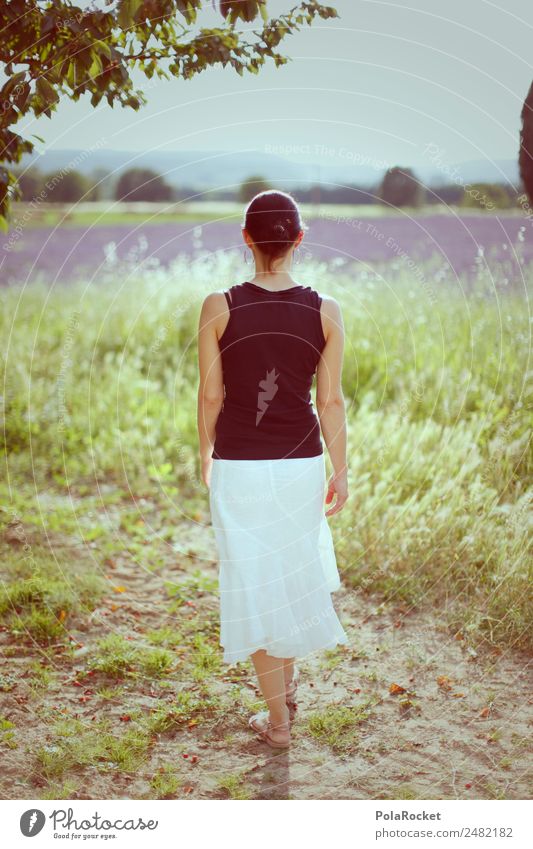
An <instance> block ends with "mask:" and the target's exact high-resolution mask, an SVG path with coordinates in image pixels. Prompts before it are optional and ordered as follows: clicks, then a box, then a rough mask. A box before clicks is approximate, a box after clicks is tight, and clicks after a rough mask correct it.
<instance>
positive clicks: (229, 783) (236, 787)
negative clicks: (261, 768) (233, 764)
mask: <svg viewBox="0 0 533 849" xmlns="http://www.w3.org/2000/svg"><path fill="white" fill-rule="evenodd" d="M217 787H218V789H219V790H221V791H222V792H223V793H224V795H225V797H226V798H227V799H251V798H252V796H251V792H250V790H249V789H248V787H247V785H246V781H245V779H244V777H243V776H242V775H237V774H228V775H222V776H221V777H220V778H219V779H218V781H217Z"/></svg>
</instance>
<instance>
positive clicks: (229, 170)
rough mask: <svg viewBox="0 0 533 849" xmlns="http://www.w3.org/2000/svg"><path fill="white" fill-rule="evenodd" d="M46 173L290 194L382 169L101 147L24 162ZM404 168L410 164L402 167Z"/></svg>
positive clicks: (365, 182)
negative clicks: (151, 176) (153, 177)
mask: <svg viewBox="0 0 533 849" xmlns="http://www.w3.org/2000/svg"><path fill="white" fill-rule="evenodd" d="M28 163H31V164H32V165H33V164H34V165H36V166H38V167H39V168H40V169H41V170H43V171H45V172H51V171H59V170H60V169H62V168H67V167H70V168H74V169H75V170H78V171H81V172H82V173H84V174H90V173H92V172H94V171H95V170H103V171H109V172H111V173H112V174H113V175H114V176H116V175H118V174H119V173H120V172H121V171H124V170H126V169H128V168H134V167H143V168H151V169H153V170H154V171H156V172H157V173H159V174H162V175H164V176H165V179H166V181H167V182H168V183H170V184H172V185H175V186H177V187H179V186H188V187H195V188H198V189H199V190H202V189H223V188H233V187H235V186H237V185H240V184H241V183H242V182H243V180H245V179H246V178H247V177H249V176H251V175H258V174H260V175H262V176H264V177H266V178H267V179H268V180H269V181H271V182H272V183H274V184H276V185H277V186H279V188H285V189H287V190H289V189H290V188H294V187H296V186H301V187H308V186H310V185H312V184H313V183H322V184H323V185H325V184H328V183H331V184H340V185H358V186H375V185H376V184H377V183H379V182H380V181H381V178H382V176H383V170H380V171H378V170H377V169H376V168H373V167H371V166H368V165H358V164H348V163H346V164H323V163H322V164H313V163H310V162H297V161H294V160H293V159H288V158H286V157H283V156H278V155H275V154H273V153H266V152H263V151H258V150H245V151H235V152H232V151H230V152H228V151H216V150H213V151H175V152H174V151H145V152H142V153H137V152H132V151H123V150H109V149H105V148H99V149H98V148H97V149H94V150H92V151H84V150H48V151H46V152H45V153H44V154H33V155H31V156H26V157H24V158H23V160H22V167H25V166H26V165H27V164H28ZM398 164H400V165H408V163H405V162H399V163H398ZM410 167H411V168H413V170H414V172H415V174H416V175H417V176H418V177H419V178H420V179H421V180H422V181H423V182H425V183H426V184H428V185H439V184H442V183H447V182H453V180H451V179H449V178H448V176H447V173H450V172H452V171H453V170H454V169H455V168H456V169H457V173H458V174H459V175H460V177H461V179H462V180H463V181H464V182H467V183H473V182H488V183H493V182H504V181H505V180H508V181H510V182H512V183H514V184H516V183H517V181H518V164H517V163H516V162H514V161H513V160H511V159H504V160H498V161H496V162H489V161H485V160H476V161H472V162H463V163H459V164H456V165H450V166H447V167H446V169H445V170H444V169H443V170H441V171H439V169H438V168H437V167H435V166H434V165H432V164H431V163H425V164H423V165H419V166H417V165H416V164H415V165H411V166H410Z"/></svg>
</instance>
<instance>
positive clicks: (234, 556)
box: [209, 454, 348, 664]
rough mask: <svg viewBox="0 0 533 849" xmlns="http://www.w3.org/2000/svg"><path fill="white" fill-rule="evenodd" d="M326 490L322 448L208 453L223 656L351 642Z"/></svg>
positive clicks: (292, 653) (305, 650)
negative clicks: (338, 597) (229, 455)
mask: <svg viewBox="0 0 533 849" xmlns="http://www.w3.org/2000/svg"><path fill="white" fill-rule="evenodd" d="M325 492H326V468H325V457H324V454H319V455H317V456H316V457H295V458H292V459H290V458H289V459H280V460H218V459H213V465H212V472H211V484H210V489H209V505H210V510H211V518H212V523H213V530H214V533H215V540H216V546H217V550H218V556H219V590H220V644H221V646H222V647H223V649H224V657H223V660H224V662H225V663H230V664H233V663H237V662H238V661H241V660H245V659H246V658H247V657H248V656H249V655H250V654H252V653H253V652H255V651H257V650H258V649H265V651H267V652H268V654H270V655H272V656H274V657H299V658H301V657H305V656H306V655H307V654H309V652H312V651H316V650H319V649H331V648H333V647H334V646H336V645H338V644H346V643H347V642H348V638H347V636H346V633H345V631H344V629H343V627H342V625H341V623H340V622H339V620H338V618H337V614H336V613H335V609H334V607H333V604H332V600H331V593H332V592H334V591H335V590H337V589H339V587H340V578H339V572H338V569H337V561H336V558H335V550H334V547H333V540H332V536H331V530H330V527H329V525H328V521H327V519H326V516H325V513H324V511H325V509H326V505H325V502H324V498H325Z"/></svg>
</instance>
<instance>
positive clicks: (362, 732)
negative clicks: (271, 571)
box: [0, 523, 533, 799]
mask: <svg viewBox="0 0 533 849" xmlns="http://www.w3.org/2000/svg"><path fill="white" fill-rule="evenodd" d="M180 539H181V542H182V543H183V548H184V549H186V548H187V547H188V548H189V554H188V556H182V557H179V558H178V562H177V563H176V561H174V563H171V564H169V565H168V567H166V568H165V569H163V570H162V571H159V572H158V573H157V574H154V573H150V572H146V571H144V570H138V569H137V570H133V571H132V568H131V564H130V563H128V562H127V560H126V559H124V560H123V561H122V560H121V559H120V558H119V557H117V558H116V559H115V560H114V561H113V563H112V564H110V566H109V571H110V574H111V573H112V575H111V577H112V580H113V582H115V583H116V582H119V583H124V584H126V585H127V593H124V594H123V595H121V596H120V597H117V596H116V595H112V594H110V596H109V597H106V598H105V599H104V600H103V601H102V603H101V605H100V606H99V607H98V608H97V610H95V611H94V613H93V614H92V615H91V617H90V619H89V620H88V621H85V622H80V623H78V626H79V627H77V628H76V627H72V628H71V635H73V636H74V637H75V639H77V640H78V641H79V643H80V645H82V646H83V649H81V650H80V653H79V654H78V655H76V656H74V657H72V656H70V653H69V652H68V651H67V652H65V651H63V650H62V649H61V648H60V647H58V648H57V651H56V653H55V654H54V656H53V664H52V667H51V668H52V675H51V679H50V681H49V682H48V683H47V686H45V687H42V688H40V689H39V688H36V687H35V686H32V684H31V682H32V680H33V678H34V672H32V671H31V668H30V664H31V663H32V662H33V663H35V659H36V658H38V657H39V655H38V652H37V651H36V647H35V645H32V643H31V641H28V640H26V641H24V640H20V641H18V642H17V643H16V645H14V643H13V637H12V635H11V634H10V633H9V631H8V630H7V629H5V628H4V629H3V630H2V631H1V632H0V647H1V649H2V656H1V661H0V663H1V665H0V680H1V681H2V682H4V686H3V688H2V689H0V716H1V717H3V718H4V719H8V720H9V721H10V722H12V723H14V726H15V727H14V740H15V744H16V747H15V746H13V747H9V746H6V745H5V744H4V745H2V747H1V754H2V770H1V773H2V774H1V777H0V797H1V798H4V799H12V798H39V797H41V796H43V797H45V796H46V795H47V794H48V796H50V797H51V798H61V797H62V796H63V797H64V798H73V799H76V798H93V799H105V798H108V799H111V798H139V799H142V798H154V796H155V792H154V789H153V787H154V785H153V780H154V776H157V775H160V774H161V771H162V770H166V772H167V774H170V775H172V776H173V777H175V778H176V779H177V782H178V783H179V786H178V787H177V788H176V789H174V790H173V791H170V792H169V793H168V795H166V798H197V799H217V798H219V799H220V798H229V797H233V798H251V799H254V798H257V799H271V798H280V799H490V798H495V799H525V798H530V797H531V791H532V789H533V762H532V757H531V754H530V753H529V752H528V741H529V739H530V735H531V718H532V704H533V692H532V687H531V683H532V677H531V658H530V657H527V656H525V655H521V654H517V653H515V652H513V651H512V650H506V649H496V650H495V649H486V648H483V647H482V646H481V645H478V646H477V647H474V644H473V643H472V642H469V641H468V640H467V639H466V635H464V634H461V633H453V632H451V631H450V629H449V627H447V625H446V621H445V620H446V616H445V611H437V610H434V609H431V610H410V609H408V608H407V607H406V606H405V605H402V604H400V605H392V606H388V607H384V606H380V605H379V604H378V603H377V602H376V601H374V600H373V599H372V596H368V595H362V594H361V593H359V592H356V591H353V590H349V589H348V588H344V589H343V590H341V591H339V592H338V593H336V594H335V595H334V600H335V605H336V608H337V610H338V612H339V615H340V618H341V621H342V622H343V624H344V626H345V628H346V630H347V632H348V635H349V638H350V645H349V646H348V647H342V648H340V649H338V650H336V651H334V652H329V653H318V654H316V655H314V656H309V657H308V658H306V659H305V660H304V661H302V662H301V663H300V668H301V684H300V688H299V693H298V695H299V706H298V711H297V718H296V721H295V723H294V725H293V742H292V745H291V748H290V750H289V751H287V752H277V751H274V750H272V749H270V748H268V747H267V746H266V745H265V744H264V743H263V742H262V741H261V740H259V739H257V738H256V736H255V735H254V733H253V732H251V731H250V730H249V729H248V727H247V719H248V716H249V715H250V713H251V712H253V711H254V710H255V709H257V707H258V706H260V705H258V694H257V691H256V689H255V679H254V676H253V674H252V669H251V666H250V664H249V663H247V664H244V665H242V664H241V665H239V666H238V667H233V668H229V667H227V666H223V667H221V671H219V672H216V673H215V674H213V675H211V676H208V677H207V678H206V679H205V680H204V681H195V680H194V679H191V678H190V677H187V675H183V674H182V673H181V672H180V663H179V662H178V664H177V667H176V669H175V670H173V671H172V672H171V673H170V674H169V675H168V676H167V677H166V679H164V681H162V680H161V679H160V680H157V681H150V680H147V679H141V680H138V679H136V680H129V679H124V680H118V681H113V680H111V681H109V680H107V679H105V678H104V677H102V676H101V674H100V673H98V674H97V675H96V676H94V675H93V676H92V677H87V676H86V673H87V658H88V657H89V656H90V654H91V651H92V647H93V646H94V644H95V641H96V640H97V639H98V638H99V637H102V636H103V635H104V634H106V633H109V632H110V631H112V632H114V633H122V634H125V635H126V636H128V637H130V638H131V637H132V636H133V637H134V638H135V639H142V635H143V634H144V633H145V632H146V631H147V630H149V629H150V628H161V627H163V626H164V625H170V626H171V627H172V625H173V624H176V622H177V621H179V620H180V618H181V619H183V618H186V617H189V616H191V617H192V616H198V615H200V616H204V615H205V617H206V621H207V619H208V618H209V617H210V621H211V622H212V621H213V620H214V619H216V615H217V599H216V594H214V593H211V592H209V591H208V592H203V591H202V592H200V593H198V595H197V597H194V595H191V599H192V601H191V602H190V603H189V604H186V605H185V606H184V607H183V608H180V610H179V611H178V612H174V613H169V612H168V601H169V600H168V596H167V594H166V592H165V588H164V581H165V580H173V581H177V580H178V579H179V580H183V579H184V577H186V576H187V575H188V574H190V572H191V569H198V568H201V570H202V572H203V573H205V575H207V576H208V577H211V578H212V579H214V578H216V553H215V548H214V540H213V536H212V531H211V528H210V527H209V526H208V525H207V524H205V525H204V526H202V524H194V523H190V524H188V525H185V524H184V525H183V526H182V528H181V529H180ZM93 545H94V544H93ZM183 651H184V653H183V654H182V655H181V656H182V657H183V658H186V657H187V647H185V648H184V650H183ZM84 676H85V677H84ZM97 679H98V680H97ZM80 681H81V682H82V687H81V688H80V686H79V683H80ZM165 681H166V685H165ZM6 682H7V684H6ZM169 683H170V686H169ZM104 685H105V686H108V687H113V686H117V685H118V686H120V687H122V690H121V693H120V697H119V698H117V699H116V700H113V699H109V698H107V699H102V698H100V697H99V696H98V694H97V690H98V687H101V686H104ZM206 688H207V689H208V690H209V693H210V694H211V695H214V696H218V697H219V698H220V700H221V702H220V703H221V705H222V709H219V710H216V711H215V712H214V713H213V712H210V711H206V713H205V715H202V713H201V712H200V714H199V715H198V716H197V717H196V718H195V719H194V720H191V721H188V722H185V723H183V724H182V725H180V726H177V727H174V728H172V729H170V730H168V731H166V732H164V733H161V734H157V735H154V738H153V740H152V743H151V746H150V748H149V751H148V752H147V756H146V758H145V760H144V761H143V763H142V764H141V766H140V767H139V768H136V769H134V770H131V771H130V772H127V771H125V770H124V769H117V766H116V764H113V763H108V764H102V763H88V764H86V765H80V766H79V767H77V768H76V769H74V770H72V771H71V772H69V773H68V774H66V775H63V776H62V777H61V778H60V779H58V780H57V781H56V780H54V779H53V778H50V776H48V777H46V776H45V775H44V774H43V771H42V769H41V767H40V765H39V762H38V760H37V758H36V752H37V751H38V749H39V747H40V746H43V745H45V746H46V745H48V746H51V747H52V749H53V746H54V739H53V735H52V726H53V722H54V720H55V719H57V718H58V717H68V718H71V719H72V718H74V719H76V718H77V719H79V720H81V721H82V722H83V724H84V727H85V728H87V729H90V727H91V723H94V722H95V721H97V720H100V719H101V718H102V717H103V716H106V717H108V718H109V720H110V721H111V722H112V724H113V725H114V728H115V729H116V733H117V734H120V733H122V732H123V731H124V729H125V728H126V727H127V728H128V730H130V731H131V729H132V728H134V727H135V722H134V721H131V720H129V719H128V717H129V715H130V713H134V712H135V711H139V710H140V711H141V712H143V713H146V712H149V711H151V710H153V708H154V707H155V706H156V705H161V704H164V705H167V706H170V705H172V702H173V698H174V694H175V693H176V692H177V691H178V690H187V691H189V692H191V693H192V694H193V695H194V694H196V695H198V696H199V697H200V696H202V694H205V692H206ZM365 705H366V706H367V707H368V716H367V718H362V719H361V721H356V722H354V721H350V720H349V719H348V720H346V716H348V717H350V716H353V714H351V713H350V711H349V710H344V712H343V709H348V708H350V707H356V706H365ZM325 717H326V718H327V717H330V718H331V717H336V718H337V720H338V721H339V722H340V723H341V725H340V726H339V725H338V724H337V725H335V723H333V725H332V726H331V727H328V726H327V723H326V725H324V721H325V719H324V718H325ZM343 717H344V721H346V725H345V727H342V722H343ZM321 723H322V724H321ZM313 731H314V732H315V733H314V734H313V733H312V732H313ZM69 782H70V783H69ZM50 794H51V795H50ZM164 797H165V796H164Z"/></svg>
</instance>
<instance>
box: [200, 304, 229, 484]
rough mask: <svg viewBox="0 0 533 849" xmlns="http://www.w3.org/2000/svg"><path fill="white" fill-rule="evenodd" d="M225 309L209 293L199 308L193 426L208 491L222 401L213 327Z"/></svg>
mask: <svg viewBox="0 0 533 849" xmlns="http://www.w3.org/2000/svg"><path fill="white" fill-rule="evenodd" d="M225 305H226V299H225V297H224V295H223V294H222V293H219V292H212V293H211V294H210V295H208V296H207V297H206V298H205V300H204V302H203V304H202V309H201V312H200V321H199V327H198V364H199V370H200V383H199V386H198V415H197V424H198V438H199V443H200V462H201V466H202V480H203V482H204V483H205V485H206V486H207V487H208V488H209V482H210V477H211V464H212V457H211V454H212V451H213V445H214V442H215V425H216V423H217V419H218V416H219V413H220V410H221V409H222V404H223V401H224V383H223V378H222V360H221V358H220V348H219V346H218V337H217V332H216V327H217V323H218V322H219V321H220V318H221V315H222V314H223V310H224V306H225ZM226 310H227V306H226Z"/></svg>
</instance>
